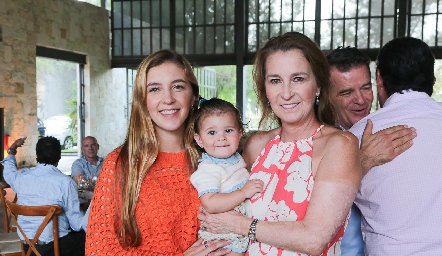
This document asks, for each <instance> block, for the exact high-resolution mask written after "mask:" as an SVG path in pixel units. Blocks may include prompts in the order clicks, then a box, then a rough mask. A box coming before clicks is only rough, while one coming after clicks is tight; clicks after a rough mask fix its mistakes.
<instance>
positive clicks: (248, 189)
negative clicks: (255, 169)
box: [241, 179, 264, 198]
mask: <svg viewBox="0 0 442 256" xmlns="http://www.w3.org/2000/svg"><path fill="white" fill-rule="evenodd" d="M263 187H264V182H263V181H262V180H258V179H254V180H249V181H247V182H246V184H244V186H243V187H242V188H241V191H242V192H243V193H244V195H245V196H246V198H251V197H253V196H254V195H255V194H256V193H260V192H262V189H263Z"/></svg>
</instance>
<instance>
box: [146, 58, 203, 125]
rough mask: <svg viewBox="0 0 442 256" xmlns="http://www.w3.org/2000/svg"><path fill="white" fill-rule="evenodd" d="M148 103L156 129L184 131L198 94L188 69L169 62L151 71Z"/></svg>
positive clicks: (149, 73) (148, 83)
mask: <svg viewBox="0 0 442 256" xmlns="http://www.w3.org/2000/svg"><path fill="white" fill-rule="evenodd" d="M146 80H147V87H146V103H147V109H148V111H149V115H150V117H151V118H152V122H153V125H154V128H155V132H156V133H164V132H166V133H174V134H183V132H184V122H185V121H186V119H187V116H188V115H189V111H190V108H191V106H192V103H193V102H194V101H195V96H194V95H193V92H192V87H191V85H190V83H189V81H188V80H187V79H186V75H185V73H184V70H183V69H182V68H181V67H179V66H177V65H176V64H174V63H171V62H166V63H164V64H161V65H159V66H157V67H153V68H151V69H150V70H149V71H148V72H147V77H146Z"/></svg>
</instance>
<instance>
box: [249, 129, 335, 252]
mask: <svg viewBox="0 0 442 256" xmlns="http://www.w3.org/2000/svg"><path fill="white" fill-rule="evenodd" d="M322 127H323V126H321V127H319V128H318V129H317V130H316V131H315V132H314V133H313V135H311V136H310V137H308V138H306V139H303V140H299V141H290V142H283V141H281V138H280V136H279V135H277V136H276V137H275V138H274V139H273V140H271V141H270V142H269V143H268V144H267V145H266V147H265V148H264V149H263V151H262V152H261V154H260V155H259V156H258V158H257V159H256V161H255V163H254V164H253V166H252V170H251V172H250V178H249V180H252V179H260V180H262V181H263V182H264V190H263V191H262V193H258V194H256V195H255V196H254V197H252V198H251V199H250V200H246V202H245V204H246V212H247V216H248V217H250V218H253V219H259V220H264V221H298V220H302V219H303V218H304V216H305V213H306V211H307V207H308V205H309V202H310V196H311V193H312V191H313V185H314V177H313V173H312V153H313V137H314V136H315V135H316V134H317V133H318V131H319V130H320V129H321V128H322ZM343 235H344V225H343V226H342V227H341V228H340V229H339V231H338V233H337V234H336V236H335V238H334V239H333V240H332V241H331V242H330V243H329V244H328V246H327V248H326V250H325V251H324V252H323V254H322V255H327V256H331V255H341V238H342V236H343ZM246 255H251V256H252V255H253V256H255V255H285V256H304V255H307V254H304V253H298V252H293V251H288V250H283V249H281V248H276V247H273V246H270V245H268V244H265V243H261V242H256V241H255V242H253V241H251V243H250V245H249V249H248V251H247V254H246Z"/></svg>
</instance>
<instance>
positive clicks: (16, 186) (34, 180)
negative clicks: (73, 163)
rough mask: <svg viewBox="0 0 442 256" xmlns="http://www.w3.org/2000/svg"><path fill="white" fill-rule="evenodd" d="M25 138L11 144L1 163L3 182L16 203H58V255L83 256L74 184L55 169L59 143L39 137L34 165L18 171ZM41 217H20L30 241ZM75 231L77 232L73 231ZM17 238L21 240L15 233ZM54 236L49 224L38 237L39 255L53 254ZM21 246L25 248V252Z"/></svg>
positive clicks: (78, 210)
mask: <svg viewBox="0 0 442 256" xmlns="http://www.w3.org/2000/svg"><path fill="white" fill-rule="evenodd" d="M25 140H26V137H24V138H20V139H18V140H16V141H14V143H13V144H12V145H11V147H10V148H9V150H8V153H9V155H8V157H6V158H5V159H4V160H3V161H2V162H1V163H2V165H3V166H4V169H3V176H4V179H5V181H6V182H7V183H8V184H9V185H10V186H11V188H12V189H13V190H14V191H15V192H16V193H17V204H19V205H25V206H38V205H51V204H57V205H60V206H61V207H62V209H63V210H62V212H61V213H60V215H58V234H59V245H60V255H63V256H66V255H68V256H69V255H72V256H77V255H84V243H85V233H84V232H83V231H82V230H81V224H82V219H83V216H84V215H83V213H82V212H81V211H80V202H79V199H78V193H77V185H76V184H75V182H74V181H73V180H72V179H71V178H69V177H68V176H66V175H65V174H63V173H62V172H61V171H60V170H59V169H58V168H57V165H58V162H59V161H60V158H61V146H60V141H58V140H57V139H56V138H54V137H42V138H40V139H39V140H38V142H37V146H36V154H37V162H38V164H37V166H36V167H35V168H34V169H29V168H23V169H22V170H21V171H18V170H17V166H16V160H15V154H16V153H17V148H18V147H21V146H22V145H23V143H24V142H25ZM42 218H43V217H26V216H20V217H19V218H18V224H19V225H20V226H21V227H22V229H23V231H24V232H25V233H26V235H27V236H28V237H29V238H33V237H34V235H35V234H36V232H37V229H38V227H39V226H40V224H41V220H42ZM75 231H78V232H75ZM18 235H19V237H20V239H22V240H23V239H24V238H23V237H22V235H21V233H20V232H18ZM53 241H54V237H53V234H52V222H50V223H49V224H48V226H46V228H45V229H44V231H43V233H42V234H41V236H40V238H39V240H38V242H37V245H36V248H37V250H38V251H39V252H40V253H41V255H53V253H54V243H53ZM28 247H29V246H28V245H27V244H25V245H24V249H25V250H27V249H28Z"/></svg>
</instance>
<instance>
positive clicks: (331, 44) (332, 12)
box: [329, 0, 335, 49]
mask: <svg viewBox="0 0 442 256" xmlns="http://www.w3.org/2000/svg"><path fill="white" fill-rule="evenodd" d="M334 24H335V1H334V0H332V11H331V24H330V25H331V28H330V46H329V48H330V49H333V41H334V40H333V38H334V35H335V34H334V33H333V25H334Z"/></svg>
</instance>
